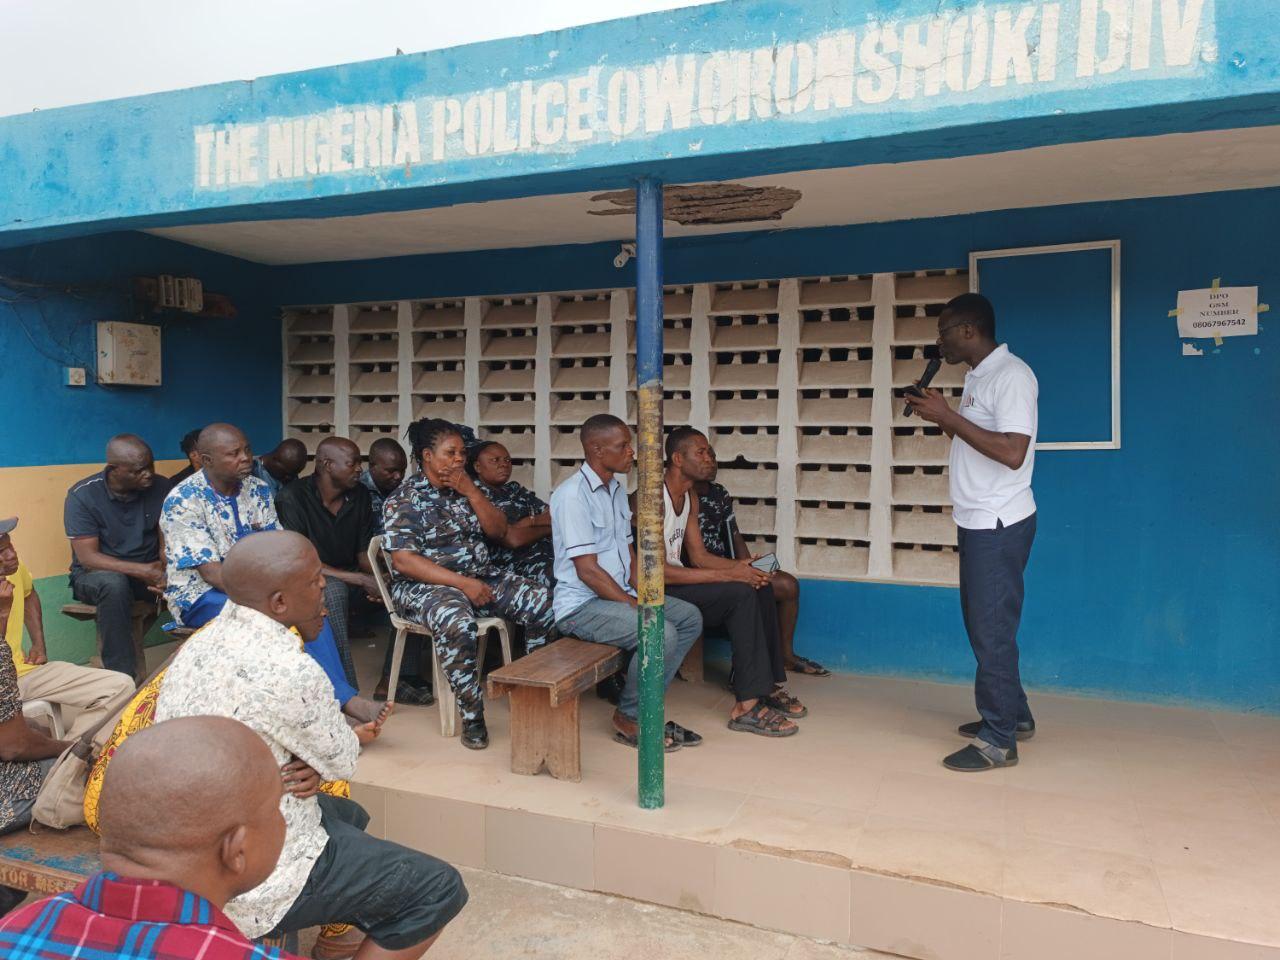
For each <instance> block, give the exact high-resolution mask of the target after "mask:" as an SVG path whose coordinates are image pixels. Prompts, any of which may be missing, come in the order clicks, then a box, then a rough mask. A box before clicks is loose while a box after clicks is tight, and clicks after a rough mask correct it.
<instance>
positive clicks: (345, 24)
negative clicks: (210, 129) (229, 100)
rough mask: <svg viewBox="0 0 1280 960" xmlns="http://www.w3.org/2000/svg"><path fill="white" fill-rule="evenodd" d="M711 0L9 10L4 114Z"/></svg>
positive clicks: (300, 1) (306, 1)
mask: <svg viewBox="0 0 1280 960" xmlns="http://www.w3.org/2000/svg"><path fill="white" fill-rule="evenodd" d="M705 2H708V0H182V2H180V3H175V2H173V0H107V2H104V0H0V116H8V115H10V114H14V113H24V112H26V111H28V110H33V109H48V108H50V107H61V106H66V105H67V104H72V103H85V102H89V101H94V100H108V99H112V98H115V97H128V96H135V95H137V94H144V93H155V92H156V91H159V90H175V89H180V88H183V87H195V86H201V85H203V84H207V83H219V82H222V81H225V80H248V79H252V78H254V77H260V76H265V75H268V74H273V73H287V72H289V71H292V70H305V69H308V68H311V67H322V66H329V65H331V64H335V63H350V62H352V61H355V60H370V59H373V58H375V57H385V56H390V55H391V54H393V53H395V51H396V48H397V47H399V48H400V49H401V50H403V51H404V52H405V53H413V52H415V51H419V50H434V49H439V48H441V47H452V46H456V45H458V44H461V43H472V42H475V41H478V40H491V39H494V38H496V37H510V36H520V35H522V34H527V33H541V32H542V31H544V30H556V29H559V28H562V27H569V26H574V25H576V24H582V23H592V22H596V21H599V20H611V19H613V18H615V17H627V16H634V15H635V14H640V13H647V12H650V11H654V10H669V9H673V8H676V7H689V6H696V5H698V4H699V3H705Z"/></svg>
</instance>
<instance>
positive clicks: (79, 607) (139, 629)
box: [62, 600, 159, 683]
mask: <svg viewBox="0 0 1280 960" xmlns="http://www.w3.org/2000/svg"><path fill="white" fill-rule="evenodd" d="M62 615H63V616H65V617H70V618H71V619H72V620H85V621H88V620H92V621H94V622H95V623H96V622H97V619H98V608H97V607H95V606H94V605H93V604H91V603H68V604H67V605H66V606H64V607H63V608H62ZM130 615H131V616H132V618H133V654H134V662H135V663H136V664H137V667H136V669H135V672H134V677H133V679H134V682H135V683H141V682H142V681H143V680H144V679H145V678H146V676H147V652H146V637H147V631H148V630H150V629H151V627H152V625H153V624H154V623H155V622H156V620H157V618H158V617H159V611H158V610H157V608H156V604H155V602H154V601H151V600H135V601H134V603H133V608H132V609H131V610H130ZM98 653H99V655H101V653H102V636H101V635H99V636H98Z"/></svg>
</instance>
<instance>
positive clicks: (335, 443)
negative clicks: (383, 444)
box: [316, 437, 360, 460]
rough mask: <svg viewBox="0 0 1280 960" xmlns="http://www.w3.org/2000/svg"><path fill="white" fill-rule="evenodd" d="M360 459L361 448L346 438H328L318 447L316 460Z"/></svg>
mask: <svg viewBox="0 0 1280 960" xmlns="http://www.w3.org/2000/svg"><path fill="white" fill-rule="evenodd" d="M347 457H350V458H351V459H352V460H359V459H360V448H359V447H357V446H356V445H355V444H354V443H353V442H352V441H350V440H348V439H347V438H346V437H326V438H325V439H324V440H321V441H320V446H318V447H316V460H341V459H345V458H347Z"/></svg>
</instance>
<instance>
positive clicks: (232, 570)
mask: <svg viewBox="0 0 1280 960" xmlns="http://www.w3.org/2000/svg"><path fill="white" fill-rule="evenodd" d="M222 587H223V590H224V591H225V592H226V594H227V596H228V597H230V598H231V600H232V602H233V603H237V604H239V605H240V606H242V607H249V608H250V609H252V610H257V611H258V612H259V613H262V614H265V615H266V616H268V617H270V618H271V619H272V620H274V621H276V623H278V624H280V625H281V626H285V627H297V628H298V632H299V633H301V634H302V637H303V639H304V640H314V639H315V638H316V636H318V635H319V633H320V629H321V627H323V626H324V571H323V568H322V567H321V566H320V556H319V554H317V553H316V548H315V547H313V546H312V545H311V541H310V540H308V539H307V538H306V537H304V536H302V535H301V534H297V533H293V532H292V531H289V530H267V531H263V532H261V533H255V534H252V535H250V536H247V537H245V538H244V539H243V540H241V541H239V542H238V543H237V544H236V545H235V546H233V547H232V548H231V549H230V550H228V551H227V555H226V557H225V558H224V559H223V561H222Z"/></svg>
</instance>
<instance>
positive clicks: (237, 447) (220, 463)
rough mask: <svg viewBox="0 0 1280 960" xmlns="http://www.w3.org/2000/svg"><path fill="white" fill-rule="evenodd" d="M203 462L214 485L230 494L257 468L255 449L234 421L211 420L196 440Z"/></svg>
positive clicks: (220, 490)
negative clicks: (254, 455)
mask: <svg viewBox="0 0 1280 960" xmlns="http://www.w3.org/2000/svg"><path fill="white" fill-rule="evenodd" d="M196 450H198V451H199V452H200V465H201V467H203V468H204V472H205V474H206V475H207V476H208V477H209V480H210V481H211V482H212V483H213V485H214V487H215V488H216V489H218V491H219V492H220V493H222V494H230V493H232V492H233V491H234V490H235V489H236V486H237V484H239V483H240V481H241V480H243V479H244V478H245V477H247V476H249V474H250V473H251V472H252V471H253V451H252V450H251V449H250V448H249V440H248V438H246V437H245V435H244V431H242V430H241V429H240V428H239V427H237V426H234V425H232V424H230V423H211V424H209V425H208V426H207V427H205V428H204V429H203V430H201V431H200V436H199V438H198V439H197V440H196Z"/></svg>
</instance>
